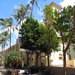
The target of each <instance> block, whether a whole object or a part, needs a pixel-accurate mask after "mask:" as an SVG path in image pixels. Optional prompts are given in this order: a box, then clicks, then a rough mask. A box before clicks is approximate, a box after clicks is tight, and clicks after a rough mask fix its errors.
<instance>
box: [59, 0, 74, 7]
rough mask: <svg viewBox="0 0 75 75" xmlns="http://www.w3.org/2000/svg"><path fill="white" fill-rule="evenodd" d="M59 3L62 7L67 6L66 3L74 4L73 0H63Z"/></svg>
mask: <svg viewBox="0 0 75 75" xmlns="http://www.w3.org/2000/svg"><path fill="white" fill-rule="evenodd" d="M60 4H61V6H62V7H67V6H68V5H71V6H74V5H75V0H63V1H62V2H61V3H60Z"/></svg>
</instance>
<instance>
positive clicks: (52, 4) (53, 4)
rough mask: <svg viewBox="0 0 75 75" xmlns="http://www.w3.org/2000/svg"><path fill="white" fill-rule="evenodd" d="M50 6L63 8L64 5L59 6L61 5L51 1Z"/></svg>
mask: <svg viewBox="0 0 75 75" xmlns="http://www.w3.org/2000/svg"><path fill="white" fill-rule="evenodd" d="M50 6H52V7H56V8H57V9H59V10H62V7H61V6H59V5H57V4H56V3H54V2H52V3H50Z"/></svg>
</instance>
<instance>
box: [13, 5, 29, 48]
mask: <svg viewBox="0 0 75 75" xmlns="http://www.w3.org/2000/svg"><path fill="white" fill-rule="evenodd" d="M28 14H29V12H28V10H27V8H26V6H25V5H23V4H20V8H17V9H16V11H15V14H14V15H13V16H14V18H15V19H16V20H17V22H18V24H17V25H18V26H17V27H18V28H17V30H18V31H19V29H20V26H21V25H22V24H23V21H24V20H25V18H27V16H28ZM19 46H20V45H19V33H18V47H19Z"/></svg>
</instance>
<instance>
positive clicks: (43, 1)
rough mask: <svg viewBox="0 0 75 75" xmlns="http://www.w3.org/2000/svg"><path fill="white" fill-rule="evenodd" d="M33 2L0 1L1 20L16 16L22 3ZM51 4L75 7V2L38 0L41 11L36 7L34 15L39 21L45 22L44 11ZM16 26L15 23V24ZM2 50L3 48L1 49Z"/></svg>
mask: <svg viewBox="0 0 75 75" xmlns="http://www.w3.org/2000/svg"><path fill="white" fill-rule="evenodd" d="M30 1H31V0H0V18H9V17H11V16H12V14H14V9H15V8H17V7H18V6H19V4H20V3H23V4H25V5H26V4H28V3H29V2H30ZM51 2H54V3H56V4H58V5H59V6H61V7H66V6H68V5H72V6H73V5H75V0H38V4H39V7H40V10H39V9H38V7H37V6H36V5H35V7H34V11H33V15H34V18H35V19H37V20H40V21H42V20H43V17H44V16H43V10H44V8H45V5H49V4H50V3H51ZM14 24H15V22H14ZM17 34H18V32H17V31H14V33H13V34H12V35H13V36H12V44H15V42H16V39H17V37H18V36H17ZM0 49H1V48H0Z"/></svg>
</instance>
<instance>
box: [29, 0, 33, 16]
mask: <svg viewBox="0 0 75 75" xmlns="http://www.w3.org/2000/svg"><path fill="white" fill-rule="evenodd" d="M31 4H32V8H31V14H30V17H32V13H33V6H34V0H32V1H31Z"/></svg>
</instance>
